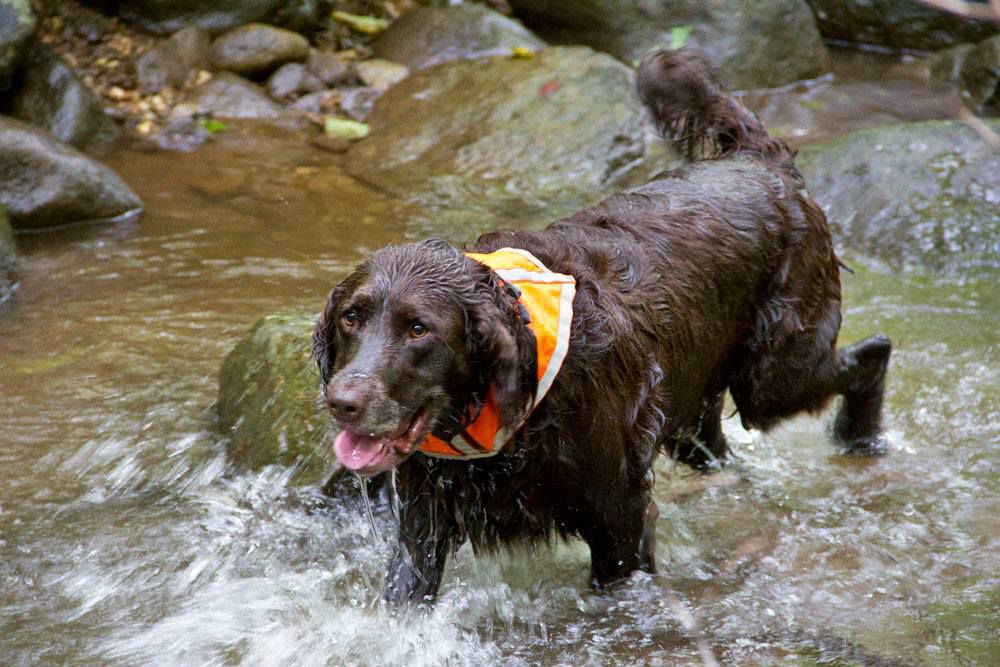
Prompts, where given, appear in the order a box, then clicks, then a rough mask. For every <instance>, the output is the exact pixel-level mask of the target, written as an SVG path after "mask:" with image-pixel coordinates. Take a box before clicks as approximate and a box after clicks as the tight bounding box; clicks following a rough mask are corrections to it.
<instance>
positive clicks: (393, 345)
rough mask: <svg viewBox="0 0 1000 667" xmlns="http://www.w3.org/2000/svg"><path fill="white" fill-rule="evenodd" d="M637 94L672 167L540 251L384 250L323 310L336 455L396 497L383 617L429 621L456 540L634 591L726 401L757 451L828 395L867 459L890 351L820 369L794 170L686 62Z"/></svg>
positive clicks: (850, 445) (484, 245)
mask: <svg viewBox="0 0 1000 667" xmlns="http://www.w3.org/2000/svg"><path fill="white" fill-rule="evenodd" d="M637 89H638V93H639V96H640V98H641V99H642V101H643V102H644V103H645V104H646V105H647V107H648V108H649V109H650V111H651V113H652V115H653V118H654V119H655V121H656V123H657V125H658V127H659V129H660V130H661V131H662V133H663V134H664V136H665V137H666V138H668V139H670V140H672V141H673V143H674V146H675V147H676V148H677V149H678V150H679V151H680V152H681V153H682V155H683V156H684V157H685V158H686V159H687V162H686V164H685V165H684V166H682V167H680V168H678V169H675V170H672V171H669V172H667V173H665V174H663V175H661V176H659V177H657V178H656V179H654V180H653V181H651V182H650V183H648V184H647V185H645V186H642V187H640V188H637V189H634V190H630V191H627V192H623V193H620V194H617V195H614V196H611V197H609V198H608V199H606V200H604V201H603V202H601V203H600V204H598V205H597V206H595V207H593V208H590V209H587V210H584V211H580V212H579V213H576V214H575V215H572V216H570V217H568V218H565V219H563V220H559V221H557V222H555V223H553V224H552V225H550V226H549V227H548V228H546V229H544V230H542V231H519V232H506V231H505V232H494V233H490V234H486V235H485V236H482V237H481V238H479V239H478V240H477V241H476V242H475V243H474V244H473V245H472V246H471V247H470V248H469V249H467V250H465V251H463V250H459V249H456V248H454V247H452V246H450V245H448V244H446V243H444V242H441V241H436V240H432V241H427V242H424V243H417V244H412V245H403V246H394V247H388V248H385V249H383V250H381V251H379V252H376V253H375V254H374V255H372V256H371V257H370V258H369V259H368V260H367V261H365V262H364V263H363V264H361V265H360V266H359V267H358V268H357V269H356V270H355V271H354V272H353V273H352V274H350V275H349V276H348V277H347V279H345V280H344V281H343V282H342V283H341V284H339V285H338V286H337V287H336V288H335V289H334V290H333V291H332V293H331V294H330V298H329V301H328V303H327V304H326V308H325V311H324V312H323V315H322V316H321V318H320V320H319V322H318V324H317V327H316V331H315V335H314V339H313V346H314V353H315V356H316V359H317V361H318V364H319V368H320V372H321V375H322V378H323V383H324V387H325V394H324V395H325V398H326V401H327V404H328V406H329V410H330V412H331V414H332V417H333V419H334V421H335V422H336V424H337V425H338V426H339V428H340V433H339V435H338V436H337V437H336V439H335V441H334V444H333V447H334V451H335V452H336V455H337V457H338V458H339V459H340V461H341V462H342V463H343V465H344V466H345V467H346V468H347V469H349V470H353V471H355V472H357V473H359V474H362V475H372V474H376V473H380V472H383V471H387V470H390V469H392V468H396V474H397V476H398V492H399V496H400V501H401V502H400V506H401V512H400V525H399V544H398V549H397V552H396V555H395V557H394V559H393V562H392V564H391V566H390V569H389V573H388V575H387V580H386V596H387V598H388V599H390V600H391V601H394V602H404V601H430V600H433V598H434V596H435V595H436V593H437V590H438V586H439V584H440V581H441V576H442V572H443V569H444V565H445V560H446V558H447V556H448V553H449V551H451V550H453V549H455V548H457V547H458V546H459V545H460V544H462V543H463V542H464V541H466V540H470V541H471V543H472V546H473V547H474V549H475V550H476V551H477V553H478V552H482V551H490V550H494V549H496V548H498V547H499V546H501V545H504V544H508V543H512V542H518V541H532V540H545V539H549V538H550V537H552V536H554V535H561V536H570V535H575V536H579V537H581V538H583V539H584V540H585V541H586V542H587V544H588V545H589V546H590V550H591V574H592V579H593V582H594V584H595V585H597V586H606V585H608V584H611V583H613V582H616V581H618V580H621V579H623V578H625V577H627V576H628V575H629V574H630V573H631V572H633V571H635V570H637V569H644V570H647V571H653V570H654V567H655V558H654V550H655V544H654V535H655V531H654V524H655V521H656V517H657V514H658V512H657V509H656V505H655V504H654V503H653V502H651V500H650V491H651V488H650V487H651V481H650V477H651V476H650V466H651V464H652V462H653V459H654V457H655V456H656V455H657V454H658V453H661V452H663V453H666V454H667V455H670V456H672V457H673V458H675V459H677V460H679V461H682V462H685V463H688V464H690V465H692V466H695V467H698V468H705V467H709V466H711V465H714V464H715V463H716V462H718V461H721V460H723V459H724V458H725V457H726V452H727V449H726V441H725V438H724V437H723V433H722V428H721V411H722V401H723V393H724V392H725V391H726V390H727V389H728V390H729V392H730V393H731V395H732V397H733V400H734V402H735V404H736V406H737V409H738V410H739V414H740V418H741V419H742V421H743V424H744V425H745V426H746V427H748V428H750V427H752V428H759V429H767V428H770V427H772V426H773V425H775V424H776V423H778V422H779V421H780V420H782V419H784V418H786V417H789V416H791V415H794V414H796V413H799V412H802V411H816V410H819V409H821V408H823V407H824V406H825V405H826V404H827V403H828V401H829V400H830V399H831V398H832V397H834V396H835V395H838V394H839V395H841V396H842V397H843V402H842V405H841V407H840V410H839V412H838V414H837V417H836V422H835V426H834V431H835V435H836V437H837V438H838V439H839V440H840V441H841V442H842V443H843V445H844V446H845V447H846V448H847V449H849V450H851V451H855V452H877V451H879V449H880V447H881V440H880V435H879V434H880V412H881V404H882V394H883V385H884V379H885V373H886V367H887V364H888V361H889V354H890V343H889V340H888V339H887V338H885V337H884V336H872V337H870V338H868V339H866V340H864V341H862V342H860V343H858V344H856V345H853V346H851V347H848V348H846V349H840V350H838V349H837V347H836V341H837V333H838V331H839V328H840V320H841V315H840V278H839V269H840V265H839V261H838V259H837V256H836V254H835V253H834V249H833V243H832V241H831V238H830V233H829V230H828V228H827V224H826V219H825V217H824V215H823V212H822V211H821V210H820V208H819V206H818V205H817V204H816V202H814V201H813V200H812V198H811V197H810V196H809V194H808V192H807V191H806V187H805V183H804V182H803V179H802V176H801V175H800V173H799V172H798V170H797V169H796V168H795V166H794V164H793V154H792V152H791V151H790V150H789V148H788V147H787V146H786V145H785V144H784V143H783V142H782V141H780V140H777V139H773V138H771V137H770V136H769V135H768V134H767V131H766V130H765V129H764V127H763V126H762V125H761V124H760V122H759V121H758V120H757V119H756V118H755V117H754V116H753V115H752V114H751V113H749V112H748V111H747V110H746V109H745V108H743V107H742V106H741V105H740V104H739V103H738V102H737V101H735V100H734V99H733V98H731V97H730V96H729V95H727V94H726V93H725V92H723V91H722V90H720V89H719V87H718V85H717V84H716V82H715V80H714V78H713V77H712V74H711V71H710V68H709V67H708V66H707V65H706V63H705V61H704V60H703V59H702V57H701V56H700V55H698V54H697V53H694V52H690V51H686V50H682V51H677V52H666V51H660V52H656V53H653V54H650V55H649V56H647V57H646V58H645V59H644V60H643V61H642V63H641V65H640V67H639V70H638V74H637Z"/></svg>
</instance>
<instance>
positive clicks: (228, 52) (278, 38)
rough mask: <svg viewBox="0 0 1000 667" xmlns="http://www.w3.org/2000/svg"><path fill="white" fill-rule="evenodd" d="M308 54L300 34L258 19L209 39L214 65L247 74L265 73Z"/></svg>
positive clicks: (306, 42)
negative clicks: (255, 21) (263, 22)
mask: <svg viewBox="0 0 1000 667" xmlns="http://www.w3.org/2000/svg"><path fill="white" fill-rule="evenodd" d="M308 56H309V41H308V40H306V38H305V37H303V36H302V35H300V34H298V33H295V32H292V31H291V30H285V29H284V28H276V27H275V26H271V25H264V24H262V23H251V24H250V25H245V26H242V27H240V28H237V29H235V30H230V31H229V32H227V33H226V34H224V35H220V36H219V37H218V38H216V40H215V41H214V42H212V50H211V53H210V58H211V61H212V65H213V66H214V67H215V68H216V69H221V70H227V71H229V72H235V73H236V74H243V75H247V76H256V75H266V74H267V73H269V72H271V71H273V70H275V69H277V68H278V67H280V66H281V65H284V64H285V63H288V62H302V61H304V60H305V59H306V58H307V57H308Z"/></svg>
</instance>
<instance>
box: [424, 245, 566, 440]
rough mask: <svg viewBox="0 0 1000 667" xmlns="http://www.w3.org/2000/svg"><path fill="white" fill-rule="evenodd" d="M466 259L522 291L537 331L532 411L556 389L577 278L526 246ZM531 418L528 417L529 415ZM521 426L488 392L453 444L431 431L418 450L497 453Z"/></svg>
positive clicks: (523, 301)
mask: <svg viewBox="0 0 1000 667" xmlns="http://www.w3.org/2000/svg"><path fill="white" fill-rule="evenodd" d="M466 255H467V256H468V257H471V258H472V259H474V260H476V261H477V262H481V263H482V264H485V265H486V266H488V267H490V269H492V270H493V272H494V273H495V274H497V276H498V277H499V278H500V280H502V281H503V282H504V283H506V284H508V285H514V286H515V287H517V289H519V290H520V292H521V296H520V298H519V299H518V301H519V302H520V303H521V305H523V306H524V308H525V309H526V310H527V311H528V315H529V317H530V320H531V321H530V322H529V323H528V329H529V330H530V331H531V333H533V334H534V335H535V347H536V349H537V355H538V360H537V361H538V364H537V365H538V390H537V391H536V392H535V398H534V401H533V402H532V404H531V408H530V409H529V411H528V414H530V413H531V410H534V409H535V407H537V406H538V404H539V403H541V402H542V398H544V397H545V394H546V393H548V391H549V388H551V387H552V382H553V381H554V380H555V379H556V374H557V373H558V372H559V369H560V368H561V367H562V363H563V360H564V359H565V358H566V353H567V352H569V333H570V326H571V325H572V323H573V297H574V295H575V294H576V280H575V279H574V278H573V276H567V275H564V274H561V273H552V272H551V271H549V270H548V269H547V268H546V267H545V265H544V264H542V263H541V262H540V261H538V258H536V257H535V256H534V255H532V254H531V253H530V252H528V251H527V250H521V249H519V248H501V249H500V250H497V251H495V252H491V253H489V254H488V255H482V254H476V253H471V252H470V253H466ZM526 419H527V417H526ZM520 427H521V424H518V425H517V426H515V427H513V428H509V427H502V426H501V424H500V411H499V410H498V408H497V405H496V401H495V400H494V397H493V392H492V391H490V393H489V395H488V396H487V398H486V402H485V403H484V404H483V407H482V410H481V411H480V413H479V416H478V417H477V418H476V419H475V421H473V422H472V423H471V424H467V425H466V426H465V430H464V432H462V433H459V434H458V435H456V436H455V437H454V438H452V439H451V441H450V442H446V441H444V440H442V439H441V438H438V437H436V436H434V435H428V436H427V438H426V439H425V440H424V442H423V443H422V444H421V445H420V451H421V452H423V453H424V454H427V455H429V456H435V457H440V458H451V459H458V458H470V459H474V458H483V457H487V456H493V455H495V454H498V453H499V452H500V450H501V449H503V447H504V445H506V444H507V442H508V441H509V440H510V439H511V438H512V437H513V436H514V433H516V432H517V430H518V429H519V428H520Z"/></svg>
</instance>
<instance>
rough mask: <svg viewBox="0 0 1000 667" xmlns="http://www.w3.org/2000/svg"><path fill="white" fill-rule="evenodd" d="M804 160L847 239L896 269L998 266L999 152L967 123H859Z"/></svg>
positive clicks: (841, 238) (839, 234) (840, 236)
mask: <svg viewBox="0 0 1000 667" xmlns="http://www.w3.org/2000/svg"><path fill="white" fill-rule="evenodd" d="M991 127H992V128H993V130H994V131H1000V122H993V123H991ZM796 163H797V164H798V166H799V168H800V169H801V170H802V172H803V174H804V175H805V177H806V182H807V183H809V187H810V189H811V190H812V192H813V194H814V195H815V196H816V198H817V200H818V201H819V202H820V204H821V205H822V206H823V209H824V210H825V211H826V214H827V217H828V218H829V220H830V226H831V228H832V229H833V232H834V235H835V237H836V238H837V240H838V242H839V243H842V244H844V245H846V246H847V247H849V248H851V249H853V250H856V251H860V252H862V253H864V254H867V255H870V256H873V257H876V258H878V259H880V260H883V261H885V262H887V263H888V264H890V265H891V266H893V267H896V268H907V267H915V266H923V267H927V268H932V269H942V270H965V271H968V270H973V269H980V268H986V269H990V270H993V271H995V270H996V269H998V268H1000V224H998V220H1000V216H998V212H1000V153H998V152H997V151H995V150H993V148H991V147H990V145H989V144H987V143H986V142H985V141H983V140H982V139H981V138H980V137H979V136H978V135H976V134H975V133H974V132H972V130H970V129H969V128H967V127H966V126H964V125H962V124H960V123H956V122H952V121H931V122H924V123H905V124H901V125H891V126H887V127H879V128H873V129H869V130H861V131H859V132H854V133H852V134H849V135H846V136H844V137H841V138H839V139H835V140H833V141H831V142H829V143H825V144H819V145H815V146H809V147H807V148H805V149H803V150H802V152H801V153H799V155H798V157H797V158H796Z"/></svg>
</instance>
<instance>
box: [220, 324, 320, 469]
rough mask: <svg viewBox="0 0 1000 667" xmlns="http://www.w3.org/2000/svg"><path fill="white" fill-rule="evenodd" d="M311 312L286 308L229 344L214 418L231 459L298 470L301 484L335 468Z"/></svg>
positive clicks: (247, 463)
mask: <svg viewBox="0 0 1000 667" xmlns="http://www.w3.org/2000/svg"><path fill="white" fill-rule="evenodd" d="M315 322H316V315H315V314H311V313H286V314H277V315H269V316H267V317H264V318H263V319H261V320H259V321H258V322H257V323H256V324H255V325H254V326H253V328H252V329H251V330H250V331H249V333H247V334H246V335H245V336H244V337H243V338H241V339H240V341H239V342H238V343H237V344H236V347H235V348H233V350H232V352H230V353H229V354H228V355H227V356H226V359H225V361H224V362H223V364H222V370H221V372H220V374H219V403H218V407H219V417H220V420H221V423H222V425H223V426H224V427H225V428H227V429H229V431H230V435H231V441H230V447H229V451H230V454H231V455H232V457H233V459H234V460H236V461H238V462H240V463H242V464H244V465H246V466H248V467H250V468H259V467H261V466H265V465H271V464H282V465H289V466H295V467H296V468H298V469H299V470H298V472H297V473H296V479H297V480H298V481H299V482H302V483H312V482H316V481H319V480H320V479H321V478H322V477H323V476H324V475H325V474H329V472H330V471H331V470H333V468H334V467H335V464H334V460H333V455H332V454H331V453H330V447H329V443H330V438H331V433H330V420H329V418H328V417H327V415H326V411H325V410H324V409H323V408H322V406H321V403H320V379H319V374H318V371H317V370H316V364H315V363H314V362H313V361H312V359H311V358H310V354H311V343H310V341H311V336H312V330H313V326H314V325H315Z"/></svg>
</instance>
